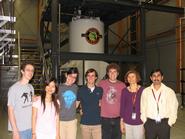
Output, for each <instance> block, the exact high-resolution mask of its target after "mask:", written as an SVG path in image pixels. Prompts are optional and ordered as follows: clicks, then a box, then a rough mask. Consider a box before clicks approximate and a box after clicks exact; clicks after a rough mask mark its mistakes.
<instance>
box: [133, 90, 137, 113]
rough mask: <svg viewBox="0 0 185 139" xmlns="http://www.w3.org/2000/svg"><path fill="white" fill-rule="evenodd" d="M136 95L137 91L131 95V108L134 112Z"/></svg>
mask: <svg viewBox="0 0 185 139" xmlns="http://www.w3.org/2000/svg"><path fill="white" fill-rule="evenodd" d="M136 97H137V92H136V93H134V95H132V106H133V107H132V109H133V112H135V108H136Z"/></svg>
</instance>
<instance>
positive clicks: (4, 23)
mask: <svg viewBox="0 0 185 139" xmlns="http://www.w3.org/2000/svg"><path fill="white" fill-rule="evenodd" d="M12 5H13V1H6V0H5V1H0V60H1V61H2V64H4V59H5V55H8V54H10V53H11V52H12V51H10V50H11V48H12V47H15V34H16V31H15V30H14V23H15V21H16V18H15V17H14V16H13V14H12V8H11V7H12Z"/></svg>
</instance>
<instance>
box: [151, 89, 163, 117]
mask: <svg viewBox="0 0 185 139" xmlns="http://www.w3.org/2000/svg"><path fill="white" fill-rule="evenodd" d="M152 93H153V97H154V99H155V102H156V104H157V112H158V114H159V100H160V98H161V92H160V94H159V97H158V99H156V97H155V94H154V90H153V89H152Z"/></svg>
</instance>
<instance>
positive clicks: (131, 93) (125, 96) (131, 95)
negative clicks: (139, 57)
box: [120, 70, 144, 139]
mask: <svg viewBox="0 0 185 139" xmlns="http://www.w3.org/2000/svg"><path fill="white" fill-rule="evenodd" d="M140 80H141V78H140V75H139V73H138V72H137V71H135V70H129V71H128V72H127V73H126V74H125V83H126V84H127V85H128V86H127V87H126V88H124V89H123V91H122V95H121V103H120V104H121V106H120V116H121V121H120V127H121V131H122V133H125V132H126V139H144V128H143V123H142V121H141V119H140V98H141V93H142V92H143V87H141V86H140V85H139V84H138V83H139V82H140Z"/></svg>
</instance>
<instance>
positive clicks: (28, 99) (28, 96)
mask: <svg viewBox="0 0 185 139" xmlns="http://www.w3.org/2000/svg"><path fill="white" fill-rule="evenodd" d="M21 98H22V100H23V103H24V104H25V103H28V102H31V101H32V92H31V91H30V93H27V92H24V93H23V94H22V96H21Z"/></svg>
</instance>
